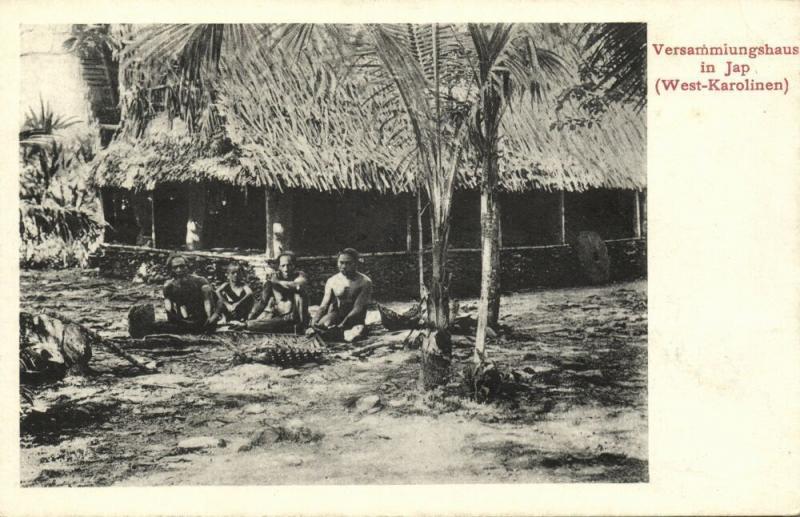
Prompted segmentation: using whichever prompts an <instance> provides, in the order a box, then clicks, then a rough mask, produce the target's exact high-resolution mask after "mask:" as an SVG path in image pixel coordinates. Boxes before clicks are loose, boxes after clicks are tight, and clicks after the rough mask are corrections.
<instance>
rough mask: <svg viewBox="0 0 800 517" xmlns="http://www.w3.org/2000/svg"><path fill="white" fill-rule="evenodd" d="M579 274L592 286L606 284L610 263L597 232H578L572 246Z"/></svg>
mask: <svg viewBox="0 0 800 517" xmlns="http://www.w3.org/2000/svg"><path fill="white" fill-rule="evenodd" d="M572 248H573V249H574V250H575V254H576V255H577V257H578V263H579V264H580V269H581V272H582V273H583V275H584V277H585V279H586V280H587V281H588V282H589V283H590V284H592V285H597V284H604V283H606V282H608V279H609V276H610V275H609V271H610V266H611V262H610V259H609V257H608V248H606V243H605V242H604V241H603V238H602V237H600V234H598V233H597V232H580V233H579V234H578V236H577V237H576V239H575V242H574V243H573V244H572Z"/></svg>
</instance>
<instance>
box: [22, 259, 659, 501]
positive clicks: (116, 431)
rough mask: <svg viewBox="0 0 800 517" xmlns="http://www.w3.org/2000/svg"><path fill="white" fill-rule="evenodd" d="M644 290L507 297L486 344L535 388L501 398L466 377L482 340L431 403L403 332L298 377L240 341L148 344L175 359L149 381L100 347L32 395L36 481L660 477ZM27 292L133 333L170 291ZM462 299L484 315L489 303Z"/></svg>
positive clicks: (464, 349)
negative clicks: (132, 313)
mask: <svg viewBox="0 0 800 517" xmlns="http://www.w3.org/2000/svg"><path fill="white" fill-rule="evenodd" d="M646 287H647V284H646V281H636V282H630V283H624V284H615V285H610V286H603V287H592V288H575V289H559V290H548V291H537V292H524V293H515V294H513V295H510V296H505V297H503V300H502V307H501V323H502V324H503V325H504V326H505V327H506V328H507V329H508V330H507V331H505V332H503V333H501V335H500V337H498V338H497V339H495V340H493V341H492V342H490V344H489V345H488V349H487V351H488V354H489V356H490V358H491V359H493V360H494V361H496V362H497V363H498V364H499V365H500V366H501V368H502V369H503V370H505V371H511V370H513V371H515V372H517V375H518V377H519V378H520V379H521V381H520V382H521V386H522V388H521V389H519V391H518V392H516V393H515V394H514V395H513V397H510V398H508V399H506V400H502V401H499V402H492V403H488V404H479V403H477V402H475V401H473V400H470V399H469V398H468V397H465V396H464V391H463V388H462V387H461V385H460V384H459V382H458V381H459V372H460V371H461V369H462V367H463V366H464V365H465V364H466V363H467V361H468V359H469V357H470V354H471V347H472V343H473V339H471V338H469V337H457V338H456V340H455V341H456V342H455V350H454V355H455V361H454V367H453V371H454V372H455V374H454V380H453V383H451V384H450V385H449V386H447V387H445V388H442V389H439V390H436V391H432V392H427V393H424V392H422V391H420V390H419V389H418V387H417V379H418V374H419V352H418V351H414V350H405V349H403V347H402V341H403V338H404V337H405V336H406V332H405V331H403V332H387V331H385V330H378V331H375V332H373V333H372V334H371V335H370V337H369V338H368V340H367V341H365V342H362V343H359V344H358V346H363V345H366V344H370V343H377V342H378V341H386V342H387V343H389V345H387V346H384V347H381V348H378V349H377V350H375V351H374V353H372V354H371V355H369V356H367V357H365V358H363V359H358V358H353V357H351V356H350V355H349V354H348V352H347V350H346V348H345V347H342V346H338V347H336V348H335V349H334V350H331V351H330V352H328V353H326V354H325V359H324V361H323V362H322V363H321V364H316V363H312V364H309V365H305V366H303V367H298V368H279V367H275V366H268V365H263V364H238V365H237V364H235V362H234V361H233V360H232V359H233V352H232V351H231V350H230V349H228V348H225V347H212V346H208V345H198V346H190V347H186V348H182V349H180V350H161V351H157V352H152V353H145V352H142V353H141V354H140V355H145V356H147V357H149V358H151V359H154V360H157V361H159V362H160V363H161V365H160V367H159V372H158V373H155V374H143V373H140V372H138V371H136V370H135V369H134V368H133V367H131V366H130V365H129V364H128V363H126V362H125V361H123V360H121V359H119V358H118V357H117V356H115V355H112V354H110V353H109V352H108V351H106V350H104V349H96V350H94V354H93V358H92V361H91V363H90V366H91V368H92V370H93V372H94V373H93V374H91V375H89V376H86V377H82V376H68V377H67V378H66V379H64V380H63V381H62V382H59V383H57V384H54V385H49V386H46V387H42V388H36V389H35V390H34V394H35V398H36V404H35V405H34V408H33V410H32V411H29V412H26V413H25V414H24V415H21V419H20V445H21V450H20V453H21V465H22V467H21V473H20V475H21V483H22V485H23V486H98V485H128V486H130V485H136V486H153V485H245V484H246V485H262V484H385V483H392V484H397V483H399V484H406V483H523V482H524V483H530V482H643V481H647V479H648V471H647V288H646ZM21 292H22V295H21V298H22V299H21V300H20V305H21V309H24V310H29V311H32V312H36V311H38V310H45V309H47V310H51V311H56V312H59V313H61V314H63V315H65V316H68V317H70V318H72V319H74V320H75V321H77V322H79V323H82V324H84V325H86V326H88V327H90V328H92V329H94V330H96V331H98V332H99V333H100V334H101V335H103V336H105V337H119V336H123V335H125V334H126V314H127V309H128V308H129V307H130V306H131V304H133V303H135V302H140V301H155V300H157V299H158V296H159V288H158V287H157V286H148V285H141V284H139V285H134V284H130V283H127V282H121V281H117V280H109V279H106V278H100V277H98V276H97V275H96V273H94V272H92V271H79V270H72V271H60V272H23V273H22V275H21ZM389 305H390V307H392V308H393V309H395V310H403V309H405V308H407V307H409V306H410V304H402V303H394V304H389ZM461 305H462V311H467V312H469V311H470V310H473V311H474V308H475V300H462V301H461ZM161 316H162V317H163V315H161ZM378 318H379V316H378V315H377V312H375V313H370V318H369V319H370V320H377V319H378ZM368 321H369V320H368ZM138 353H139V352H137V354H138Z"/></svg>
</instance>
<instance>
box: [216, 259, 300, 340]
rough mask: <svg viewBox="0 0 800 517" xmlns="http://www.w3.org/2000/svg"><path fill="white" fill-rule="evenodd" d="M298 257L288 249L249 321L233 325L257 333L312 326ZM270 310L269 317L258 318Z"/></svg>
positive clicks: (298, 329) (248, 318)
mask: <svg viewBox="0 0 800 517" xmlns="http://www.w3.org/2000/svg"><path fill="white" fill-rule="evenodd" d="M296 262H297V257H296V256H295V254H294V253H292V252H291V251H284V252H283V253H281V254H280V256H279V257H278V271H276V272H274V273H273V274H272V275H271V276H270V277H269V279H267V281H266V282H265V283H264V289H263V290H262V292H261V300H260V301H259V302H258V303H257V304H256V305H255V306H254V307H253V309H252V310H251V311H250V314H249V315H248V316H247V321H245V322H244V323H241V324H236V323H234V324H233V325H231V328H246V329H247V330H255V331H257V332H296V331H302V330H303V329H304V328H305V327H306V326H307V325H308V320H309V316H308V302H307V297H306V284H307V283H308V280H307V279H306V275H305V273H303V272H302V271H297V269H296V267H297V264H296ZM264 309H266V313H267V317H266V318H263V319H256V318H257V317H258V316H259V315H260V314H261V313H262V312H263V311H264Z"/></svg>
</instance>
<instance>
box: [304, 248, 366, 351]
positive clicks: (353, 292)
mask: <svg viewBox="0 0 800 517" xmlns="http://www.w3.org/2000/svg"><path fill="white" fill-rule="evenodd" d="M336 265H337V267H338V268H339V273H337V274H335V275H333V276H332V277H330V278H329V279H328V281H327V282H326V283H325V294H324V296H323V297H322V302H321V303H320V305H319V310H318V311H317V313H316V314H315V315H314V319H313V321H312V322H311V326H312V329H309V330H310V331H309V332H308V333H309V334H310V333H312V332H313V329H320V330H335V331H337V332H338V331H341V332H345V331H349V330H352V332H349V333H348V334H346V335H345V339H346V340H347V341H352V340H354V339H357V338H358V337H361V336H362V335H363V333H364V329H365V327H364V320H365V318H366V316H367V306H368V305H369V303H370V301H371V300H370V299H371V296H372V280H370V279H369V277H368V276H366V275H364V274H363V273H359V272H358V252H357V251H356V250H354V249H353V248H346V249H344V250H342V251H341V252H339V257H338V258H337V261H336Z"/></svg>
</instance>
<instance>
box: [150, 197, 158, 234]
mask: <svg viewBox="0 0 800 517" xmlns="http://www.w3.org/2000/svg"><path fill="white" fill-rule="evenodd" d="M150 239H151V241H152V243H153V244H152V246H153V248H157V247H158V246H157V245H156V191H155V189H153V190H152V191H151V192H150Z"/></svg>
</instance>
